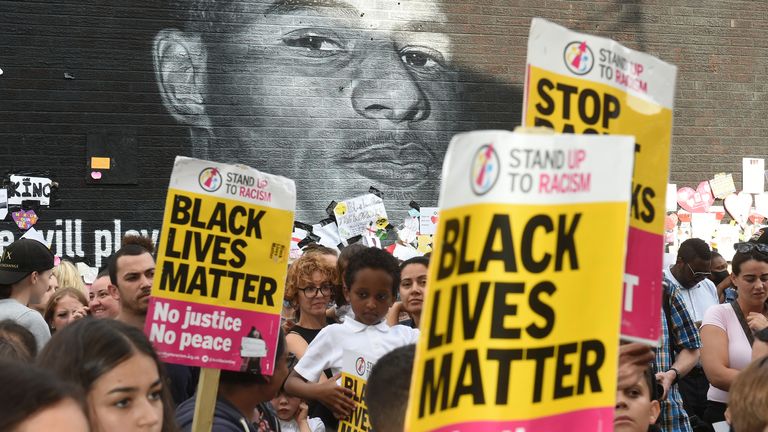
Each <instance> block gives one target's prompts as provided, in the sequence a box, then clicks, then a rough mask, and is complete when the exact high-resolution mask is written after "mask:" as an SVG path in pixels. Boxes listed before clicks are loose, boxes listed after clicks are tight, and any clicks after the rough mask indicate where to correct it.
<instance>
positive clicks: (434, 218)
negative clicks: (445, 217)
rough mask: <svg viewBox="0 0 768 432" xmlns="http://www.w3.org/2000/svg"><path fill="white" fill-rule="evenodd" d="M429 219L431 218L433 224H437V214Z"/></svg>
mask: <svg viewBox="0 0 768 432" xmlns="http://www.w3.org/2000/svg"><path fill="white" fill-rule="evenodd" d="M429 220H431V221H432V223H433V224H435V225H437V215H434V216H432V217H430V218H429Z"/></svg>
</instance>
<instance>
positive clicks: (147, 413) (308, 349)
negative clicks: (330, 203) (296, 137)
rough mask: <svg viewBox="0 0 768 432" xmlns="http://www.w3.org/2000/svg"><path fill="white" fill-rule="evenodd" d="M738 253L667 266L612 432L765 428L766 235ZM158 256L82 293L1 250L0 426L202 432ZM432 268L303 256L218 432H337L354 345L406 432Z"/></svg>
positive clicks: (383, 404) (356, 250)
mask: <svg viewBox="0 0 768 432" xmlns="http://www.w3.org/2000/svg"><path fill="white" fill-rule="evenodd" d="M735 250H736V254H735V255H734V256H733V259H732V260H731V263H730V268H731V270H730V272H729V271H728V264H727V262H726V261H725V260H724V259H723V257H722V256H720V255H718V254H717V253H716V252H714V251H712V250H711V249H710V248H709V246H708V245H707V243H705V242H704V241H702V240H699V239H690V240H687V241H685V242H683V243H682V244H681V245H680V247H679V250H678V253H677V259H676V261H675V263H674V264H673V265H671V266H670V267H669V268H666V269H664V272H663V281H664V283H663V287H664V289H663V291H664V293H663V298H662V313H661V317H662V322H661V327H662V333H663V337H662V340H661V343H660V346H659V347H658V348H657V349H655V350H653V349H651V348H650V347H648V346H646V345H643V344H639V343H627V344H623V345H621V346H620V355H619V359H618V362H619V374H618V377H617V380H618V381H617V382H618V385H617V394H616V405H615V420H614V428H615V430H616V431H625V432H639V431H651V430H661V431H665V432H666V431H669V432H677V431H681V432H687V431H696V432H698V431H718V432H719V431H724V430H734V431H737V432H758V431H763V430H765V428H766V427H768V385H766V383H768V366H766V363H767V362H768V318H767V317H766V316H767V314H768V310H767V309H766V300H767V299H768V234H763V235H762V236H760V237H759V238H755V239H752V240H750V241H748V242H743V243H738V244H736V245H735ZM153 253H154V249H153V244H152V242H151V241H149V240H148V239H146V238H142V237H134V236H128V237H125V238H124V239H123V244H122V247H121V248H120V249H119V250H118V251H117V252H116V253H115V254H114V255H113V256H112V257H111V259H110V260H108V264H107V266H106V267H105V268H104V269H101V271H100V272H99V273H98V274H97V275H96V277H95V278H92V280H91V281H90V282H91V283H84V280H83V278H82V277H81V276H80V274H79V272H78V270H77V268H76V267H75V266H74V265H73V264H72V263H70V262H67V261H66V260H62V261H61V262H59V263H56V261H57V258H56V257H54V255H53V254H52V253H51V251H50V249H49V248H48V247H47V246H46V245H44V244H43V243H41V242H39V241H37V240H33V239H25V238H22V239H20V240H17V241H16V242H14V243H12V244H10V245H9V246H7V247H6V248H5V250H4V251H3V254H2V259H0V386H1V387H2V388H3V392H0V430H3V431H6V430H7V431H15V430H18V431H26V430H30V431H31V430H62V431H70V430H71V431H83V430H94V431H134V430H147V431H164V432H165V431H177V430H182V431H188V430H191V428H192V424H193V419H194V414H195V404H196V388H197V384H198V380H199V370H198V369H197V368H193V367H188V366H181V365H176V364H170V363H164V362H162V361H160V359H159V358H158V356H157V354H156V353H155V351H154V349H153V347H152V345H151V343H150V342H149V340H148V339H147V337H146V335H145V334H144V333H143V328H144V324H145V321H146V315H147V309H148V305H149V298H150V293H151V290H152V286H153V282H154V274H155V260H154V255H153ZM428 267H429V258H428V257H415V258H411V259H409V260H406V261H404V262H398V260H397V259H395V258H394V257H393V256H392V255H390V254H389V253H387V252H386V251H384V250H381V249H377V248H368V247H364V246H362V245H359V244H354V245H350V246H348V247H346V248H344V249H342V251H341V253H340V254H339V255H338V256H337V252H336V250H334V249H330V248H326V247H323V246H319V245H315V244H313V245H310V246H308V247H306V248H305V250H304V253H303V255H302V256H301V257H300V258H298V259H297V260H296V261H294V262H293V263H291V264H290V266H289V269H288V275H287V280H286V289H285V300H284V302H283V312H282V329H281V331H280V335H279V339H278V343H277V348H276V350H275V355H276V360H275V368H274V371H273V374H272V375H264V374H262V373H261V371H260V370H245V371H222V372H221V375H220V378H219V385H218V397H217V400H216V406H215V412H214V418H213V430H214V431H246V432H249V431H253V432H256V431H301V432H318V431H332V430H336V428H337V427H338V424H339V419H345V418H349V416H350V415H351V413H352V410H353V409H354V408H355V405H354V401H353V397H354V392H353V391H352V390H350V389H348V388H345V387H343V386H340V385H338V380H339V378H340V372H341V369H342V358H343V354H344V350H354V351H356V352H361V353H365V355H366V356H370V357H371V358H373V359H378V361H375V365H374V366H373V369H372V371H371V375H370V378H369V380H368V385H367V388H366V393H365V402H366V404H367V407H368V411H369V416H370V417H369V418H370V422H371V425H372V428H373V430H375V431H377V432H389V431H402V430H404V417H405V410H406V406H407V401H408V392H409V385H410V380H411V371H412V368H413V362H414V353H415V343H416V342H417V340H418V338H419V334H420V333H419V326H420V324H421V312H422V306H423V303H424V299H425V296H426V291H427V289H428V288H427V272H428ZM728 425H730V426H728ZM731 428H732V429H731Z"/></svg>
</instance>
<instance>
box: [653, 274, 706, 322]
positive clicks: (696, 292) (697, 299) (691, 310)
mask: <svg viewBox="0 0 768 432" xmlns="http://www.w3.org/2000/svg"><path fill="white" fill-rule="evenodd" d="M664 273H665V274H666V276H667V278H668V279H669V280H671V281H672V282H674V283H675V284H677V287H678V290H679V291H680V297H681V298H682V299H683V303H685V308H686V309H687V310H688V315H690V316H691V319H693V320H694V321H696V322H699V321H702V320H703V319H704V314H705V313H706V312H707V309H709V308H710V307H712V306H714V305H716V304H720V299H719V298H718V296H717V287H716V286H715V284H714V283H713V282H712V281H711V280H709V279H704V280H703V281H701V282H699V283H698V284H697V285H696V286H694V287H693V288H684V287H683V286H682V285H680V282H678V281H677V279H675V277H674V276H672V272H671V271H670V270H669V267H667V268H665V269H664Z"/></svg>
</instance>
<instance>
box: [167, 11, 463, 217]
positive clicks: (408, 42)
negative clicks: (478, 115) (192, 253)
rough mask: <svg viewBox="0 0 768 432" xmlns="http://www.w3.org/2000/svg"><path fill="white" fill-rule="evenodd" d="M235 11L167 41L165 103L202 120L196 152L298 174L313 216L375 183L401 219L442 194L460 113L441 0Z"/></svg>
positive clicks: (304, 207)
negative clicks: (443, 173)
mask: <svg viewBox="0 0 768 432" xmlns="http://www.w3.org/2000/svg"><path fill="white" fill-rule="evenodd" d="M254 9H255V10H254ZM235 15H236V16H237V18H232V17H233V16H235ZM235 15H232V14H213V15H209V17H211V16H212V17H218V18H227V17H228V19H229V20H232V19H234V20H235V21H236V22H232V23H225V24H222V23H219V25H218V26H213V27H211V28H213V29H215V30H213V31H205V32H204V33H201V32H199V31H197V29H196V30H195V31H185V32H181V31H178V30H164V31H163V32H161V33H160V34H159V35H158V37H157V38H156V40H155V67H156V72H157V73H156V76H157V79H158V81H159V83H160V88H161V93H162V94H163V100H164V103H165V105H166V106H167V107H168V108H169V111H170V112H171V114H172V115H174V117H176V118H177V119H178V120H180V121H182V122H184V123H186V124H189V125H190V126H193V141H194V143H193V144H194V146H195V153H194V154H195V156H198V157H202V158H209V159H213V160H220V161H237V162H240V163H245V164H248V165H251V166H253V167H255V168H257V169H260V170H263V171H266V172H270V173H273V174H279V175H284V176H286V177H289V178H292V179H294V180H296V183H297V192H298V199H299V201H298V204H297V205H298V207H299V209H298V210H299V211H298V212H297V219H299V220H305V221H307V222H311V221H313V220H317V219H320V218H322V217H324V216H323V215H324V209H325V208H326V206H327V205H328V204H329V203H330V201H331V200H341V199H345V198H351V197H353V196H357V195H360V194H362V193H365V192H367V190H368V187H369V186H374V187H376V188H377V189H379V190H380V191H381V192H382V193H383V194H384V198H385V202H386V204H387V208H388V211H389V212H390V216H392V214H393V213H394V214H396V213H397V212H398V211H400V212H404V211H405V210H407V208H408V206H407V205H408V202H409V201H411V200H415V201H417V202H419V203H420V204H422V205H433V204H435V203H436V201H437V195H438V188H439V173H440V170H441V165H442V159H443V156H444V153H445V149H446V147H447V144H448V142H449V140H450V137H451V135H452V134H453V132H454V131H455V125H456V124H457V123H456V122H455V120H456V119H457V118H456V117H457V116H456V114H455V113H456V112H457V111H458V108H457V107H456V95H457V89H456V83H455V81H456V78H455V73H454V72H453V71H451V69H450V68H449V64H450V53H451V47H450V40H449V37H448V36H447V35H446V34H444V33H443V32H442V27H441V26H442V24H441V23H445V17H444V16H443V14H442V12H441V10H440V8H439V5H438V4H436V3H433V2H428V1H426V2H425V1H413V0H400V1H397V0H377V1H375V2H374V1H370V0H346V1H333V0H325V1H312V0H295V1H289V0H285V1H278V2H275V3H273V4H268V5H267V4H264V3H261V2H258V3H257V4H254V5H251V6H250V10H248V11H245V10H243V7H242V6H241V7H240V13H239V14H235ZM218 18H217V19H218ZM401 214H402V213H401ZM394 222H396V221H394Z"/></svg>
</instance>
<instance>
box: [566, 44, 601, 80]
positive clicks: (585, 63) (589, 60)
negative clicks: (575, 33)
mask: <svg viewBox="0 0 768 432" xmlns="http://www.w3.org/2000/svg"><path fill="white" fill-rule="evenodd" d="M563 60H565V67H567V68H568V70H569V71H571V72H573V73H574V74H576V75H586V74H588V73H589V71H591V70H592V66H594V65H595V56H594V55H592V49H590V48H589V46H587V42H586V41H584V42H579V41H574V42H571V43H569V44H568V45H566V46H565V50H564V51H563Z"/></svg>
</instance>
